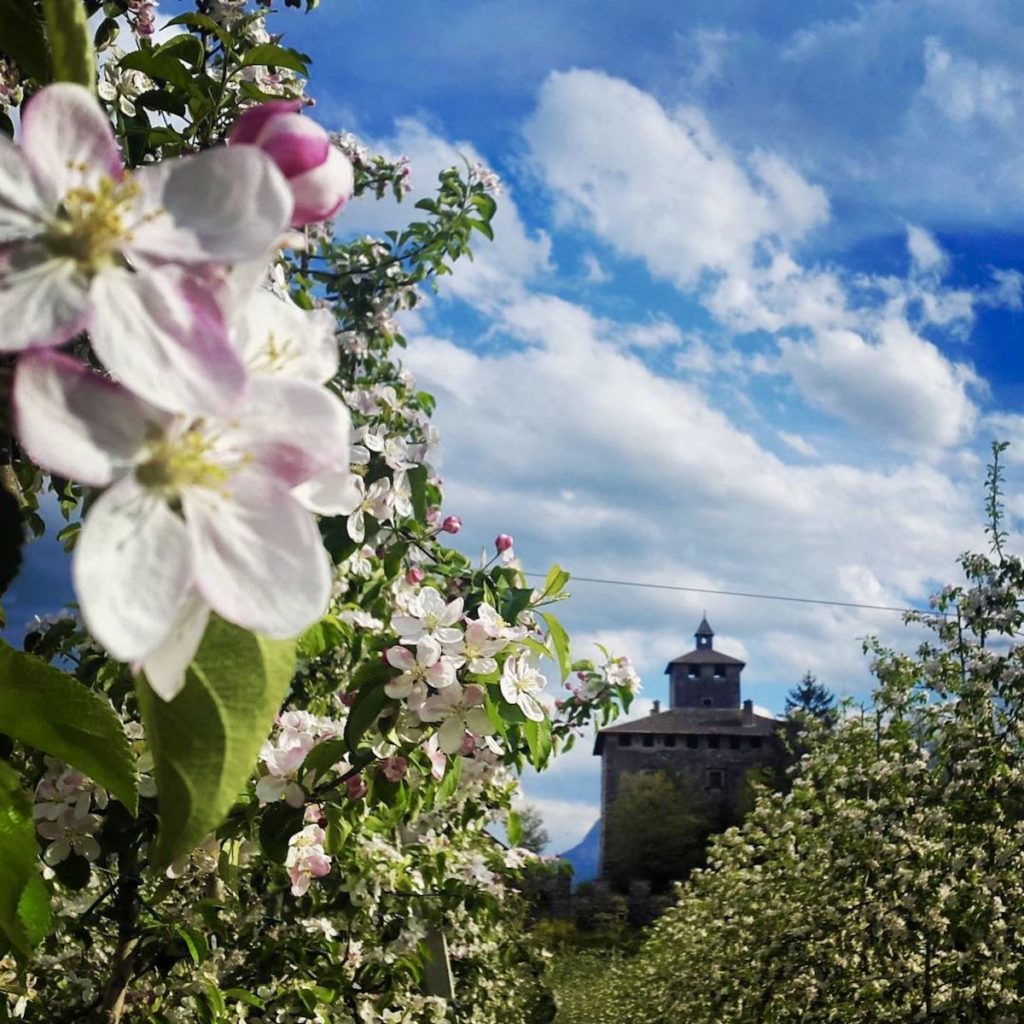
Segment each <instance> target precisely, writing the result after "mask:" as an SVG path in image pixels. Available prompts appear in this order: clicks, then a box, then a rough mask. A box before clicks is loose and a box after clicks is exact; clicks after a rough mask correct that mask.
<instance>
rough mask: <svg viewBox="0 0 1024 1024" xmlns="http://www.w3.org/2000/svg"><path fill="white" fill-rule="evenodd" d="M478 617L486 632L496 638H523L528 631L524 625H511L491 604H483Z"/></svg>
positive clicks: (477, 614) (477, 612)
mask: <svg viewBox="0 0 1024 1024" xmlns="http://www.w3.org/2000/svg"><path fill="white" fill-rule="evenodd" d="M476 617H477V622H479V623H480V624H481V626H482V627H483V629H484V631H485V632H486V634H487V635H488V636H490V637H493V638H494V639H496V640H497V639H502V640H522V639H523V637H524V636H526V634H527V632H528V630H527V629H526V628H525V627H524V626H510V625H509V624H508V623H507V622H506V621H505V620H504V619H503V618H502V617H501V616H500V615H499V614H498V612H497V610H496V609H495V608H492V607H491V606H490V605H489V604H481V605H480V607H479V608H477V610H476Z"/></svg>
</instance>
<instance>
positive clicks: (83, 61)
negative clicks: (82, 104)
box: [42, 0, 96, 92]
mask: <svg viewBox="0 0 1024 1024" xmlns="http://www.w3.org/2000/svg"><path fill="white" fill-rule="evenodd" d="M42 3H43V13H44V14H45V16H46V36H47V39H48V40H49V43H50V56H51V61H52V68H53V77H54V80H55V81H58V82H74V83H76V84H77V85H84V86H85V87H86V88H87V89H88V90H89V91H90V92H95V91H96V57H95V54H94V52H93V45H92V31H91V29H90V28H89V17H88V14H87V13H86V10H85V5H84V4H83V3H82V0H42Z"/></svg>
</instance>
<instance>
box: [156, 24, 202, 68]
mask: <svg viewBox="0 0 1024 1024" xmlns="http://www.w3.org/2000/svg"><path fill="white" fill-rule="evenodd" d="M156 52H157V53H160V54H166V55H167V56H169V57H177V58H178V59H179V60H183V61H185V63H186V64H191V65H192V67H194V68H198V67H201V66H202V65H203V62H204V61H205V60H206V51H205V50H204V49H203V43H202V40H200V39H197V38H196V37H195V36H193V35H189V34H188V33H187V32H182V33H181V35H179V36H175V37H174V38H173V39H168V40H167V42H166V43H163V44H162V45H160V46H158V47H157V48H156Z"/></svg>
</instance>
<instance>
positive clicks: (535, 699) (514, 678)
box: [501, 654, 548, 722]
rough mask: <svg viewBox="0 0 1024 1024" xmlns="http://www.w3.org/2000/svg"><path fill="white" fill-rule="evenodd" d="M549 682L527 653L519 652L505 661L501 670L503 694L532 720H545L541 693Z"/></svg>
mask: <svg viewBox="0 0 1024 1024" xmlns="http://www.w3.org/2000/svg"><path fill="white" fill-rule="evenodd" d="M547 682H548V681H547V679H545V678H544V676H542V675H541V674H540V672H538V671H537V669H536V668H534V666H533V665H531V664H530V663H529V661H528V660H527V656H526V655H525V654H517V655H516V656H515V657H514V658H509V659H508V661H506V662H505V667H504V668H503V669H502V671H501V695H502V697H504V698H505V700H507V701H508V702H509V704H517V705H518V706H519V709H520V711H522V713H523V714H524V715H526V717H527V718H529V719H530V720H531V721H534V722H541V721H543V720H544V705H543V704H542V703H541V700H540V695H541V693H542V692H543V691H544V687H545V686H547Z"/></svg>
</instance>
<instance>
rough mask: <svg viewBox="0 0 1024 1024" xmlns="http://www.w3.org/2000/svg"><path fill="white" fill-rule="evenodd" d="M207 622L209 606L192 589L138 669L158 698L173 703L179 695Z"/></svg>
mask: <svg viewBox="0 0 1024 1024" xmlns="http://www.w3.org/2000/svg"><path fill="white" fill-rule="evenodd" d="M209 620H210V608H209V605H207V603H206V602H205V601H204V600H203V599H202V598H201V597H200V596H199V594H198V593H197V592H196V591H195V590H193V591H192V592H191V594H189V596H188V597H187V598H186V599H185V602H184V603H183V604H182V606H181V608H179V609H178V616H177V618H176V619H175V620H174V623H173V625H172V626H171V628H170V631H169V632H168V634H167V636H166V637H164V639H163V641H162V642H161V644H160V646H159V647H157V648H156V649H155V650H154V651H151V652H150V653H149V654H148V655H146V657H145V658H143V660H142V665H141V667H142V669H143V670H144V671H145V673H146V679H147V681H148V682H149V685H150V688H151V689H152V691H153V692H154V693H155V694H156V695H157V696H158V697H162V698H163V699H164V700H173V699H174V698H175V697H177V696H178V694H179V693H180V692H181V690H182V688H183V687H184V685H185V673H186V671H187V670H188V667H189V665H190V664H191V663H192V659H193V658H194V657H195V654H196V651H197V650H199V644H200V641H201V640H202V639H203V634H204V633H205V632H206V624H207V622H209Z"/></svg>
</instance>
